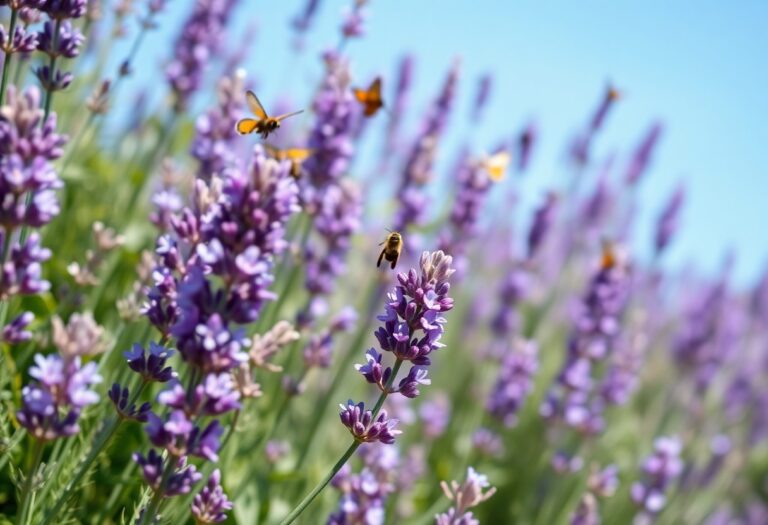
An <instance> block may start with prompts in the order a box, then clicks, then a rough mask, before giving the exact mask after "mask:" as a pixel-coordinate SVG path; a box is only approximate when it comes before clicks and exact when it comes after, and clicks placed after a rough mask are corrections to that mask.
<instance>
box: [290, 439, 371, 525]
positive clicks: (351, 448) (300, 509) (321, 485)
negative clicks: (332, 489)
mask: <svg viewBox="0 0 768 525" xmlns="http://www.w3.org/2000/svg"><path fill="white" fill-rule="evenodd" d="M359 446H360V442H359V441H354V442H353V443H352V444H351V445H350V446H349V448H348V449H347V451H346V452H344V454H343V455H342V456H341V457H340V458H339V460H338V461H337V462H336V464H335V465H334V466H333V467H332V468H331V470H329V471H328V473H327V474H326V475H325V477H323V479H322V480H320V483H318V484H317V486H316V487H315V488H313V489H312V491H311V492H310V493H309V494H307V495H306V496H305V497H304V499H303V500H301V503H299V504H298V505H297V506H296V508H295V509H293V510H292V511H291V513H290V514H288V516H286V518H285V519H284V520H283V521H281V522H280V525H290V524H291V523H293V522H294V521H296V518H298V517H299V515H300V514H301V513H302V512H304V509H306V508H307V507H308V506H309V504H310V503H312V501H313V500H314V499H315V498H316V497H317V495H318V494H320V492H322V491H323V489H324V488H325V487H326V486H327V485H328V483H330V482H331V480H332V479H333V477H334V476H335V475H336V474H337V473H338V472H339V470H341V467H343V466H344V464H345V463H346V462H347V460H348V459H349V458H350V457H352V454H354V453H355V450H357V448H358V447H359Z"/></svg>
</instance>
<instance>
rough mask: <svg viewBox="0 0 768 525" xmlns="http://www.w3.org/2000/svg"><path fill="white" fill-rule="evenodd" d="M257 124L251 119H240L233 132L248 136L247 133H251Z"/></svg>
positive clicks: (257, 122)
mask: <svg viewBox="0 0 768 525" xmlns="http://www.w3.org/2000/svg"><path fill="white" fill-rule="evenodd" d="M258 124H259V121H257V120H254V119H252V118H244V119H240V120H238V121H237V124H236V125H235V130H236V131H237V132H238V133H239V134H241V135H248V134H249V133H253V131H254V130H255V129H256V126H257V125H258Z"/></svg>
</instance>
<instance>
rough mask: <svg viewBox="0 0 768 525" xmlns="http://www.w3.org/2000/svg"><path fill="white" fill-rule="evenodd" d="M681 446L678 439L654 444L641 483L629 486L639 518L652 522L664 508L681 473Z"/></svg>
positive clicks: (643, 467)
mask: <svg viewBox="0 0 768 525" xmlns="http://www.w3.org/2000/svg"><path fill="white" fill-rule="evenodd" d="M681 450H682V444H681V443H680V440H679V439H678V438H677V437H674V436H673V437H666V436H662V437H659V438H657V439H656V440H655V441H654V443H653V453H652V454H651V455H650V456H648V457H647V458H646V459H645V461H643V465H642V471H643V479H642V480H641V481H636V482H635V483H633V484H632V490H631V495H632V501H634V502H635V504H636V505H637V506H638V507H639V508H640V512H641V516H645V517H647V518H649V519H652V518H653V517H654V516H655V515H656V514H658V513H659V512H660V511H661V510H662V509H663V508H664V505H665V504H666V501H667V492H668V491H669V489H670V487H671V486H672V484H673V483H674V482H675V480H676V479H677V478H678V476H680V474H681V473H682V471H683V461H682V459H680V452H681Z"/></svg>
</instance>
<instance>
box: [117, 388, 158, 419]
mask: <svg viewBox="0 0 768 525" xmlns="http://www.w3.org/2000/svg"><path fill="white" fill-rule="evenodd" d="M107 394H108V395H109V399H111V400H112V403H113V404H114V405H115V409H116V410H117V413H118V414H119V415H120V417H123V418H126V419H133V420H135V421H140V422H142V423H146V422H147V420H148V419H149V412H150V409H151V405H150V404H149V403H142V404H141V406H139V407H138V408H137V407H136V403H130V401H129V398H130V392H129V390H128V388H126V387H122V388H121V387H120V385H119V384H117V383H114V384H113V385H112V388H111V389H110V390H109V392H108V393H107Z"/></svg>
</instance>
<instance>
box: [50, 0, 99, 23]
mask: <svg viewBox="0 0 768 525" xmlns="http://www.w3.org/2000/svg"><path fill="white" fill-rule="evenodd" d="M38 9H40V10H41V11H43V12H44V13H46V14H47V15H48V16H49V17H51V18H52V19H54V20H64V19H66V18H80V17H81V16H83V15H84V14H85V12H86V11H87V10H88V0H45V1H44V2H40V3H39V7H38Z"/></svg>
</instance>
